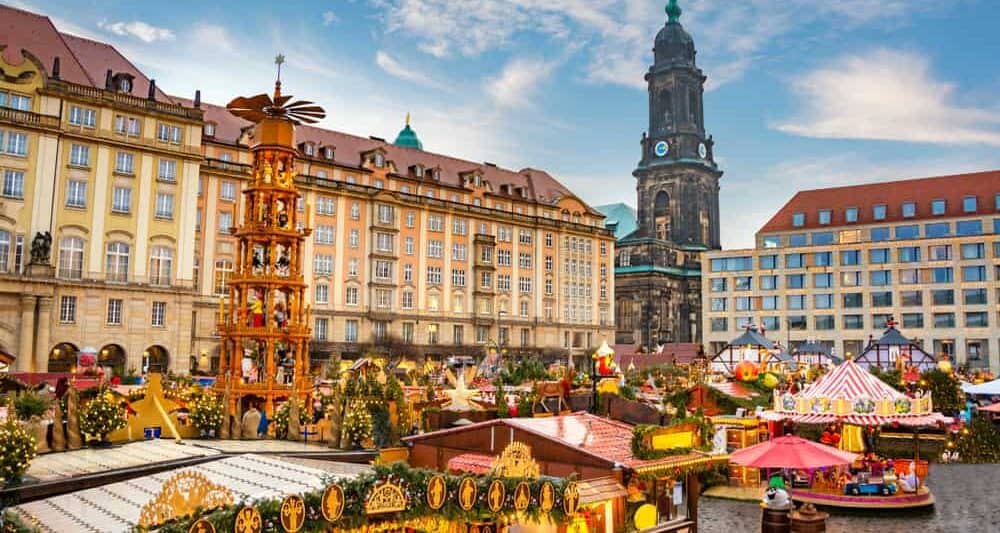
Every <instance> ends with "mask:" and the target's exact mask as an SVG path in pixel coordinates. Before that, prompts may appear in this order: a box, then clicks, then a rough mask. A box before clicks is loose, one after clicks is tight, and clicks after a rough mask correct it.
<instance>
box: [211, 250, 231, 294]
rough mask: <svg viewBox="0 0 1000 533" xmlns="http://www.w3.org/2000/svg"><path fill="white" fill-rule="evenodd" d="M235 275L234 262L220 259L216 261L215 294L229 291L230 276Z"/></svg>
mask: <svg viewBox="0 0 1000 533" xmlns="http://www.w3.org/2000/svg"><path fill="white" fill-rule="evenodd" d="M232 275H233V262H232V261H230V260H228V259H219V260H218V261H216V262H215V283H214V287H215V294H218V295H220V296H224V295H226V294H227V293H228V291H229V278H230V277H232Z"/></svg>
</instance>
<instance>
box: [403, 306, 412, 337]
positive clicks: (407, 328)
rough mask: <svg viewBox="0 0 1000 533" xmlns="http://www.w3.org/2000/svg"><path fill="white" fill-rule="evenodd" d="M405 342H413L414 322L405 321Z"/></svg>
mask: <svg viewBox="0 0 1000 533" xmlns="http://www.w3.org/2000/svg"><path fill="white" fill-rule="evenodd" d="M411 296H412V295H411ZM403 342H405V343H410V344H412V343H413V322H403Z"/></svg>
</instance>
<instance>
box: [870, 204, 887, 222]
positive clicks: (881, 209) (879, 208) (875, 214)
mask: <svg viewBox="0 0 1000 533" xmlns="http://www.w3.org/2000/svg"><path fill="white" fill-rule="evenodd" d="M885 212H886V209H885V204H876V205H874V206H872V218H873V219H875V220H885Z"/></svg>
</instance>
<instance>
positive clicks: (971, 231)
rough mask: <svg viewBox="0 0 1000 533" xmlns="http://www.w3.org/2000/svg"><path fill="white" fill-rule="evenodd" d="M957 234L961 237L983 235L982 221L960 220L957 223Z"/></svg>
mask: <svg viewBox="0 0 1000 533" xmlns="http://www.w3.org/2000/svg"><path fill="white" fill-rule="evenodd" d="M955 234H956V235H959V236H963V237H964V236H968V235H982V234H983V221H982V220H959V221H958V222H956V223H955Z"/></svg>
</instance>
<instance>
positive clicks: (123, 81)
mask: <svg viewBox="0 0 1000 533" xmlns="http://www.w3.org/2000/svg"><path fill="white" fill-rule="evenodd" d="M118 90H119V91H120V92H123V93H130V92H132V80H130V79H129V78H126V77H124V76H122V77H121V78H119V79H118Z"/></svg>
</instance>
